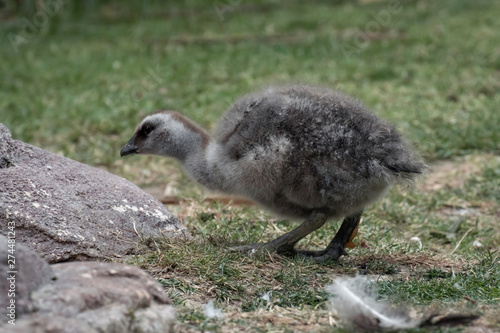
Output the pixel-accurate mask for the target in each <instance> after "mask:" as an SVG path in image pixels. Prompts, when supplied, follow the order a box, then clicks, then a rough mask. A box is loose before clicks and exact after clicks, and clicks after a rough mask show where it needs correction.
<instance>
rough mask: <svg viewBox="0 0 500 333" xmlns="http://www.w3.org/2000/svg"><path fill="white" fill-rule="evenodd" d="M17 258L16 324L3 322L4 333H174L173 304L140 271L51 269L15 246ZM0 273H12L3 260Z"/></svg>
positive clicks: (1, 300) (105, 266) (82, 265)
mask: <svg viewBox="0 0 500 333" xmlns="http://www.w3.org/2000/svg"><path fill="white" fill-rule="evenodd" d="M0 247H2V248H3V247H5V248H7V239H6V238H5V237H4V236H1V235H0ZM4 254H5V253H3V252H0V255H4ZM15 256H16V260H17V262H16V267H15V268H16V270H17V274H15V278H16V282H15V292H14V293H15V297H14V299H15V302H16V308H15V311H14V313H15V317H14V318H8V319H9V320H12V319H14V321H13V322H12V323H15V325H12V324H9V323H8V321H6V320H3V321H0V332H4V331H5V332H13V333H14V332H17V333H20V332H25V333H37V332H40V333H41V332H51V333H59V332H60V333H66V332H67V333H70V332H71V333H79V332H82V333H83V332H85V333H87V332H106V333H113V332H116V333H122V332H123V333H127V332H134V333H142V332H171V331H172V329H173V325H174V322H175V309H174V308H173V307H172V305H171V302H170V299H169V298H168V296H167V295H166V293H165V292H164V291H163V288H162V286H161V285H160V284H159V283H158V282H157V281H155V280H154V279H153V278H152V277H150V276H149V275H148V274H147V273H145V272H143V271H142V270H140V269H139V268H137V267H134V266H126V265H122V264H115V263H102V262H69V263H60V264H55V265H52V266H49V265H48V264H47V263H45V262H44V261H43V260H42V259H41V258H40V257H38V256H37V255H36V254H35V253H33V252H32V251H30V250H29V249H27V248H25V247H24V246H22V245H20V244H16V247H15ZM31 265H33V266H32V268H31V269H30V266H31ZM37 268H38V269H39V271H38V275H37V274H36V273H37V272H36V269H37ZM0 269H2V271H3V272H6V271H7V270H9V269H10V268H9V266H8V263H6V262H4V261H1V262H0ZM32 280H33V281H32ZM5 281H6V279H2V280H1V281H0V287H2V297H0V307H1V308H3V309H6V308H7V307H8V305H9V304H10V299H8V298H5V297H3V296H4V295H3V294H4V293H5V292H4V291H5V290H6V288H9V286H8V285H4V284H5V283H7V284H8V282H5ZM21 304H24V305H23V306H21ZM25 304H29V306H25Z"/></svg>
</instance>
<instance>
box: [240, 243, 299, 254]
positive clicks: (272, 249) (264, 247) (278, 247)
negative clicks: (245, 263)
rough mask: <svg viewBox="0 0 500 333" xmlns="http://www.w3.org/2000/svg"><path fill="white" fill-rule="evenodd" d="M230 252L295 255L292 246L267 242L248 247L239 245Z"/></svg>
mask: <svg viewBox="0 0 500 333" xmlns="http://www.w3.org/2000/svg"><path fill="white" fill-rule="evenodd" d="M231 250H232V251H236V252H240V253H244V254H249V255H252V254H266V253H278V254H281V255H285V256H289V257H293V256H294V255H295V254H296V251H295V249H294V248H293V245H292V246H290V245H287V244H284V245H283V244H276V242H273V241H271V242H267V243H255V244H248V245H239V246H233V247H231Z"/></svg>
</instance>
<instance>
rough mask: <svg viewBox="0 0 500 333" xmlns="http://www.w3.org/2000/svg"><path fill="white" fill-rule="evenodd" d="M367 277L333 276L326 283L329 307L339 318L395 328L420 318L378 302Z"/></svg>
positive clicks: (378, 327) (375, 327) (369, 326)
mask: <svg viewBox="0 0 500 333" xmlns="http://www.w3.org/2000/svg"><path fill="white" fill-rule="evenodd" d="M372 286H373V283H370V281H369V280H368V278H366V277H362V276H357V277H354V278H337V279H335V280H334V281H333V283H332V284H331V285H328V286H326V291H327V292H328V293H330V295H331V297H330V302H331V306H332V308H333V309H334V310H335V311H336V312H337V313H338V316H339V318H341V319H343V320H347V321H349V322H351V323H353V324H355V325H356V326H358V327H360V328H363V329H365V330H371V331H380V330H399V329H409V328H414V327H417V326H418V325H419V324H420V321H416V320H412V319H411V318H410V317H408V316H407V315H405V314H403V313H398V312H396V311H395V310H394V309H392V308H391V306H390V304H387V303H384V302H378V301H377V300H376V296H377V293H376V291H374V290H373V288H372ZM370 288H372V289H370Z"/></svg>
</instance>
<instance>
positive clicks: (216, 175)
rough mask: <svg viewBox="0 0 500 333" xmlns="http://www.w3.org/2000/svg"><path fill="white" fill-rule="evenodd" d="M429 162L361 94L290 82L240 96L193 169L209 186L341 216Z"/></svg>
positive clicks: (281, 210) (290, 211)
mask: <svg viewBox="0 0 500 333" xmlns="http://www.w3.org/2000/svg"><path fill="white" fill-rule="evenodd" d="M200 166H201V168H200ZM423 168H424V164H423V163H422V162H421V160H420V158H419V157H418V155H417V154H415V153H414V152H413V150H412V149H411V148H410V147H409V146H408V144H407V143H406V142H405V141H404V140H403V139H402V138H401V136H400V135H399V134H398V132H397V131H396V130H395V129H394V127H393V126H392V125H390V124H389V123H387V122H384V121H382V120H380V119H378V118H377V117H376V116H375V115H374V114H373V113H371V112H370V111H369V110H368V109H367V108H366V107H365V106H364V105H362V104H361V103H360V102H358V101H357V100H355V99H353V98H351V97H349V96H347V95H345V94H342V93H339V92H336V91H331V90H328V89H324V88H318V87H311V86H285V87H271V88H267V89H265V90H263V91H260V92H257V93H253V94H250V95H247V96H244V97H243V98H241V99H239V100H238V101H237V102H236V103H235V104H234V105H233V106H232V107H231V108H230V109H229V110H228V111H227V112H226V114H225V115H224V116H223V117H222V119H221V120H220V122H219V124H218V127H217V130H216V133H215V136H214V140H213V141H211V142H210V143H209V144H208V146H207V148H206V151H205V156H204V163H198V162H197V163H195V164H194V165H193V167H191V168H189V169H191V174H192V175H193V176H194V177H195V178H196V179H197V180H198V181H199V182H200V183H202V184H204V185H205V186H207V187H209V188H211V189H214V190H218V191H222V192H226V193H233V194H238V195H243V196H246V197H249V198H251V199H253V200H255V201H257V202H259V203H260V204H262V205H264V206H265V207H267V208H269V209H271V210H272V211H274V212H276V213H278V214H280V215H284V216H288V217H301V218H305V217H307V216H309V215H310V214H311V212H312V211H313V210H318V209H320V210H322V211H327V212H328V215H329V216H330V217H332V218H339V217H342V216H348V215H350V214H352V213H354V212H356V211H359V210H361V209H362V208H363V207H364V206H366V205H367V204H369V203H370V202H373V201H375V200H376V199H378V198H379V197H380V196H382V195H383V194H385V192H386V191H387V190H388V188H389V187H390V185H391V184H393V183H395V182H401V181H406V180H411V179H412V177H413V175H414V174H418V173H421V172H422V171H423ZM207 170H208V171H209V172H208V173H207V172H206V171H207Z"/></svg>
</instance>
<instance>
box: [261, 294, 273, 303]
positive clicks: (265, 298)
mask: <svg viewBox="0 0 500 333" xmlns="http://www.w3.org/2000/svg"><path fill="white" fill-rule="evenodd" d="M260 298H262V299H263V300H264V301H268V302H269V301H270V300H271V293H270V292H267V293H265V294H264V295H262V296H260Z"/></svg>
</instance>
